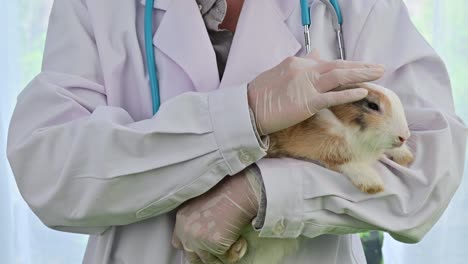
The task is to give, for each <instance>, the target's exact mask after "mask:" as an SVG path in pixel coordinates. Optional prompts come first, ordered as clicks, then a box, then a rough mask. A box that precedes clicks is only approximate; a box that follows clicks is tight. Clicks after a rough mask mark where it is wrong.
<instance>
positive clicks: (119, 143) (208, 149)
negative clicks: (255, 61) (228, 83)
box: [7, 0, 268, 234]
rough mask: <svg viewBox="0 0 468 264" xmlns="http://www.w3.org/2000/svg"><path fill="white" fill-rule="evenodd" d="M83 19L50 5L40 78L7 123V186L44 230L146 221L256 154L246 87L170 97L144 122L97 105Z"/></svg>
mask: <svg viewBox="0 0 468 264" xmlns="http://www.w3.org/2000/svg"><path fill="white" fill-rule="evenodd" d="M90 23H91V21H90V19H89V17H88V14H87V8H86V5H85V4H84V3H83V2H82V1H81V0H56V1H55V3H54V5H53V9H52V13H51V17H50V23H49V30H48V35H47V40H46V48H45V53H44V59H43V66H42V72H41V73H40V74H39V75H38V76H37V77H36V78H34V79H33V80H32V81H31V82H30V83H29V84H28V86H27V87H26V88H25V89H24V91H23V92H22V93H21V94H20V95H19V96H18V102H17V106H16V108H15V111H14V114H13V117H12V120H11V124H10V129H9V136H8V150H7V152H8V158H9V162H10V164H11V167H12V169H13V173H14V175H15V178H16V181H17V185H18V187H19V190H20V192H21V194H22V196H23V198H24V199H25V200H26V202H27V203H28V204H29V206H30V207H31V208H32V210H33V211H34V213H35V214H36V215H37V216H38V217H39V218H40V219H41V220H42V221H43V222H44V223H45V224H46V225H47V226H49V227H51V228H54V229H57V230H63V231H69V232H78V233H87V234H97V233H102V232H104V231H105V230H106V229H107V228H108V227H110V226H115V225H126V224H131V223H134V222H137V221H140V220H143V219H147V218H150V217H155V216H157V215H160V214H163V213H166V212H168V211H170V210H172V209H174V208H176V207H177V206H178V205H180V204H181V203H182V202H184V201H186V200H188V199H190V198H192V197H195V196H198V195H200V194H202V193H204V192H205V191H207V190H208V189H210V188H211V187H212V186H214V185H215V184H216V183H217V182H219V181H220V180H221V179H222V178H223V177H225V176H226V175H234V174H236V173H237V172H239V171H241V170H243V169H244V168H246V167H247V166H248V165H250V164H252V163H254V162H255V161H257V160H259V159H260V158H261V157H263V156H264V155H265V154H266V152H265V150H266V148H267V147H268V146H267V143H268V142H267V138H266V141H265V142H261V141H258V140H257V135H256V133H255V132H256V131H255V129H254V128H253V126H252V120H251V118H250V113H249V107H248V100H247V87H246V85H244V86H241V87H236V89H220V90H216V91H213V92H209V93H195V92H190V93H185V94H182V95H180V96H176V97H174V98H172V99H171V100H168V101H166V102H165V103H164V104H162V105H161V108H160V110H159V112H158V113H157V114H156V115H155V116H154V117H152V118H149V119H146V120H138V121H135V120H134V119H133V118H132V117H131V116H130V114H129V113H128V112H127V111H126V110H125V109H123V108H120V107H114V106H109V105H107V98H106V87H105V85H104V84H103V83H102V76H101V66H102V65H100V63H99V60H98V58H99V51H98V48H97V45H96V43H95V41H94V36H93V29H92V26H91V24H90ZM78 51H79V52H78ZM132 88H133V87H129V89H132ZM181 113H183V114H181Z"/></svg>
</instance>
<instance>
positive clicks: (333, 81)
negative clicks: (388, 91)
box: [311, 68, 384, 93]
mask: <svg viewBox="0 0 468 264" xmlns="http://www.w3.org/2000/svg"><path fill="white" fill-rule="evenodd" d="M383 74H384V70H383V68H370V69H369V68H361V69H353V70H348V69H337V70H332V71H330V72H328V73H325V74H323V75H321V76H320V77H319V78H318V81H317V82H315V83H314V84H315V88H316V89H317V91H318V92H320V93H325V92H328V91H330V90H332V89H335V88H336V87H339V86H341V85H346V84H353V83H361V82H369V81H374V80H377V79H379V78H380V77H382V75H383ZM311 78H312V77H311Z"/></svg>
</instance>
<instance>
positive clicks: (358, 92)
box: [318, 88, 368, 108]
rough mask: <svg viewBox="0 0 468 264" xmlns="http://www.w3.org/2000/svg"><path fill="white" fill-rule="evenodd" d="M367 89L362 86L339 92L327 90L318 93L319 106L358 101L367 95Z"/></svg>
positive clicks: (325, 106)
mask: <svg viewBox="0 0 468 264" xmlns="http://www.w3.org/2000/svg"><path fill="white" fill-rule="evenodd" d="M367 93H368V91H367V90H366V89H364V88H356V89H350V90H344V91H339V92H328V93H324V94H321V95H320V97H321V98H320V99H322V104H323V105H320V106H318V107H319V108H328V107H330V106H335V105H340V104H346V103H351V102H354V101H358V100H361V99H363V98H364V97H366V96H367Z"/></svg>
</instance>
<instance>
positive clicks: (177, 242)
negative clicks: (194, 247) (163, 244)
mask: <svg viewBox="0 0 468 264" xmlns="http://www.w3.org/2000/svg"><path fill="white" fill-rule="evenodd" d="M171 244H172V246H173V247H175V248H177V249H183V246H182V242H180V240H179V238H178V237H177V235H176V233H175V232H174V233H172V240H171Z"/></svg>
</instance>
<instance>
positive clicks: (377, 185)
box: [339, 163, 384, 194]
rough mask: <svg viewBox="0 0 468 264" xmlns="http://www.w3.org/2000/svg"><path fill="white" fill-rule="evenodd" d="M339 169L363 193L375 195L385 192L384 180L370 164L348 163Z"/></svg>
mask: <svg viewBox="0 0 468 264" xmlns="http://www.w3.org/2000/svg"><path fill="white" fill-rule="evenodd" d="M339 169H340V170H341V172H343V174H345V175H346V176H348V178H349V179H350V180H351V181H352V182H353V184H354V185H355V186H356V187H358V188H359V189H360V190H361V191H362V192H365V193H369V194H375V193H379V192H382V191H384V183H383V181H382V178H380V176H379V175H378V173H377V172H376V171H375V170H374V168H372V167H371V165H370V164H364V163H347V164H343V165H340V167H339Z"/></svg>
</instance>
